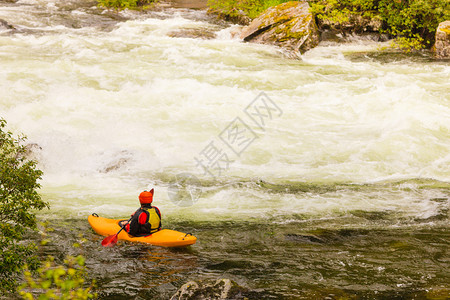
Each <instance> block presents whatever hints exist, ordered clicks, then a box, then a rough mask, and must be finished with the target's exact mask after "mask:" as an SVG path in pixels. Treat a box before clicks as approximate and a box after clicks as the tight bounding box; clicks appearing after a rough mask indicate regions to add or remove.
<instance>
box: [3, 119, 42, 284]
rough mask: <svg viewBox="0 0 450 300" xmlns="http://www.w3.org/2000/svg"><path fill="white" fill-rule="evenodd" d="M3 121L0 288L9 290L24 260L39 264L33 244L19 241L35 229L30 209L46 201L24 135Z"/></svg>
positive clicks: (34, 218)
mask: <svg viewBox="0 0 450 300" xmlns="http://www.w3.org/2000/svg"><path fill="white" fill-rule="evenodd" d="M5 127H6V121H5V120H3V119H0V291H1V292H6V291H13V290H15V287H16V285H17V284H16V282H17V281H16V280H17V276H18V275H19V274H20V273H21V270H22V268H23V267H24V265H25V264H27V265H28V266H29V267H30V269H36V268H37V267H38V265H39V261H38V258H37V257H36V256H35V251H36V245H35V244H33V243H26V242H24V241H23V235H24V234H25V232H26V231H27V230H29V229H36V216H35V215H34V213H33V210H41V209H43V208H45V207H48V204H47V203H45V202H44V201H42V200H41V197H40V195H39V194H38V193H37V189H39V188H40V185H39V183H38V180H39V179H40V178H41V175H42V172H41V171H40V170H38V169H37V167H36V162H35V161H32V160H29V159H27V149H26V147H25V146H24V145H22V144H23V142H24V141H25V138H24V137H19V138H14V137H13V135H12V133H11V132H7V131H5Z"/></svg>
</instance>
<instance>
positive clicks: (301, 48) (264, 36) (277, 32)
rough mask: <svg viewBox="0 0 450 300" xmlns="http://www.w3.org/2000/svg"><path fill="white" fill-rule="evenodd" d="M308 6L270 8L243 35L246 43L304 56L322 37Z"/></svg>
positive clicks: (296, 2)
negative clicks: (272, 46)
mask: <svg viewBox="0 0 450 300" xmlns="http://www.w3.org/2000/svg"><path fill="white" fill-rule="evenodd" d="M309 8H310V7H309V4H308V2H300V1H290V2H285V3H282V4H280V5H277V6H274V7H270V8H268V9H267V10H266V11H265V12H263V13H262V14H261V15H260V16H259V17H257V18H256V19H254V20H253V21H252V22H251V23H250V25H249V26H247V27H245V28H244V29H243V31H242V33H241V39H243V40H244V41H246V42H255V43H262V44H273V45H276V46H280V47H282V48H284V49H286V50H289V51H293V52H297V53H298V52H299V53H304V52H306V51H308V50H309V49H311V48H313V47H315V46H317V45H318V44H319V33H318V30H317V25H316V23H315V21H314V18H313V15H312V14H311V12H310V10H309Z"/></svg>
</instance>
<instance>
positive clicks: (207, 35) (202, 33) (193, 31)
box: [167, 28, 216, 40]
mask: <svg viewBox="0 0 450 300" xmlns="http://www.w3.org/2000/svg"><path fill="white" fill-rule="evenodd" d="M167 35H168V36H170V37H174V38H193V39H205V40H210V39H214V38H215V37H216V34H215V33H214V32H212V31H209V30H207V29H205V28H183V29H180V30H176V31H171V32H169V33H168V34H167Z"/></svg>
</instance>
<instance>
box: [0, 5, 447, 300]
mask: <svg viewBox="0 0 450 300" xmlns="http://www.w3.org/2000/svg"><path fill="white" fill-rule="evenodd" d="M0 20H4V21H6V23H8V24H10V25H11V26H6V25H4V26H2V27H0V89H1V94H0V117H2V118H4V119H6V120H7V122H8V128H9V129H10V130H11V131H13V132H15V133H22V134H24V135H26V136H27V142H28V143H29V148H30V155H31V156H32V157H33V158H35V159H37V160H38V161H39V168H40V169H41V170H43V171H44V175H43V178H42V181H41V185H42V188H41V190H40V192H41V195H42V197H43V199H45V200H46V201H48V202H49V203H50V206H51V208H50V210H46V211H43V212H39V214H38V215H39V218H40V219H42V220H48V221H49V222H50V224H51V226H52V227H53V228H54V230H53V231H51V232H50V233H48V234H49V235H50V236H51V237H52V242H50V243H48V244H46V245H45V246H42V249H41V251H42V253H43V254H42V255H46V254H53V255H56V256H60V257H62V256H64V255H65V254H66V253H77V252H80V251H81V252H82V253H83V254H84V255H85V256H86V257H87V266H88V269H89V271H90V276H92V277H93V278H96V280H97V282H98V285H99V292H100V296H101V298H105V299H112V298H117V299H123V298H130V299H142V298H144V299H167V298H170V296H171V295H173V294H174V293H175V291H176V290H177V289H178V288H179V287H180V286H181V285H183V284H184V283H186V282H187V281H189V280H204V279H218V278H229V279H231V280H233V281H235V282H237V283H238V284H239V285H241V286H242V287H244V288H245V289H247V290H248V291H249V292H248V293H249V294H248V295H251V297H254V298H255V299H263V298H273V299H277V298H283V299H301V298H304V299H310V298H316V299H322V298H325V297H331V298H333V297H334V298H337V297H347V298H352V297H354V298H357V299H358V298H364V299H366V298H367V299H373V298H380V299H391V298H398V299H405V298H406V299H409V298H411V299H412V298H414V297H416V298H417V297H419V298H421V297H422V298H425V297H432V296H436V295H438V296H439V295H441V296H442V295H444V296H443V297H445V296H446V295H449V293H450V292H449V289H448V284H449V281H450V278H449V275H448V270H449V269H450V262H449V259H448V258H449V253H448V250H449V240H450V236H449V233H448V229H449V227H450V225H449V216H448V211H449V197H450V168H449V166H450V122H449V120H450V80H449V78H450V66H449V64H448V61H438V60H434V59H433V58H432V57H431V56H430V55H428V54H420V55H419V54H417V55H405V54H400V53H396V52H392V51H390V52H389V51H385V50H382V48H383V47H386V44H384V43H376V42H372V41H370V40H364V39H354V40H353V41H349V42H348V43H344V44H334V43H332V42H328V43H327V42H323V43H321V44H320V45H319V46H318V47H317V48H315V49H313V50H311V51H309V52H307V53H305V54H304V55H302V56H301V57H299V58H298V59H292V58H290V57H289V55H287V54H286V53H284V52H283V51H281V50H280V49H278V48H276V47H272V46H268V45H257V44H248V43H243V42H242V41H241V40H239V38H238V37H236V36H235V34H234V32H235V31H236V30H237V28H238V26H237V25H232V24H228V23H224V22H220V21H217V20H215V19H214V17H213V16H209V15H207V14H206V13H205V12H204V11H202V10H190V9H185V8H170V7H165V8H164V7H163V8H162V9H157V10H153V11H150V12H133V11H123V12H112V11H107V10H104V9H101V8H98V7H97V6H96V3H95V2H92V1H50V0H39V1H34V0H33V1H32V0H20V1H18V2H15V3H12V2H0ZM0 25H1V24H0ZM186 185H187V188H186ZM152 187H154V188H155V201H154V204H155V205H156V206H158V207H159V208H160V210H161V212H162V214H163V226H164V227H165V228H171V229H176V230H180V231H183V232H192V233H193V234H194V235H196V236H197V237H198V242H197V244H195V245H193V246H191V247H190V248H189V249H185V250H176V251H175V250H170V249H164V248H158V247H151V246H145V245H136V244H127V243H120V244H119V245H118V246H116V247H115V248H112V249H102V247H101V245H100V241H101V239H102V238H101V237H99V236H97V235H96V234H95V233H93V231H91V229H90V227H89V224H88V223H87V216H88V215H89V214H91V213H94V212H96V213H98V214H100V215H102V216H105V217H111V218H126V217H127V216H128V215H129V214H130V213H132V212H133V211H134V210H135V209H136V208H137V206H138V200H137V195H138V194H139V192H140V191H142V190H144V189H146V188H152ZM36 239H37V240H39V238H36ZM72 244H77V245H81V247H75V248H74V247H72ZM446 270H447V271H446ZM442 299H444V298H442Z"/></svg>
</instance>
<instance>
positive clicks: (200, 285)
mask: <svg viewBox="0 0 450 300" xmlns="http://www.w3.org/2000/svg"><path fill="white" fill-rule="evenodd" d="M249 296H251V293H249V291H248V290H247V289H245V288H243V287H241V286H239V285H238V284H237V283H235V282H234V281H231V280H230V279H225V278H222V279H218V280H211V279H208V280H201V281H198V282H196V281H189V282H187V283H185V284H184V285H183V286H182V287H181V288H180V289H179V290H178V291H177V292H176V293H175V294H174V295H173V296H172V298H171V300H194V299H195V300H207V299H208V300H210V299H245V298H246V297H249Z"/></svg>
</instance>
